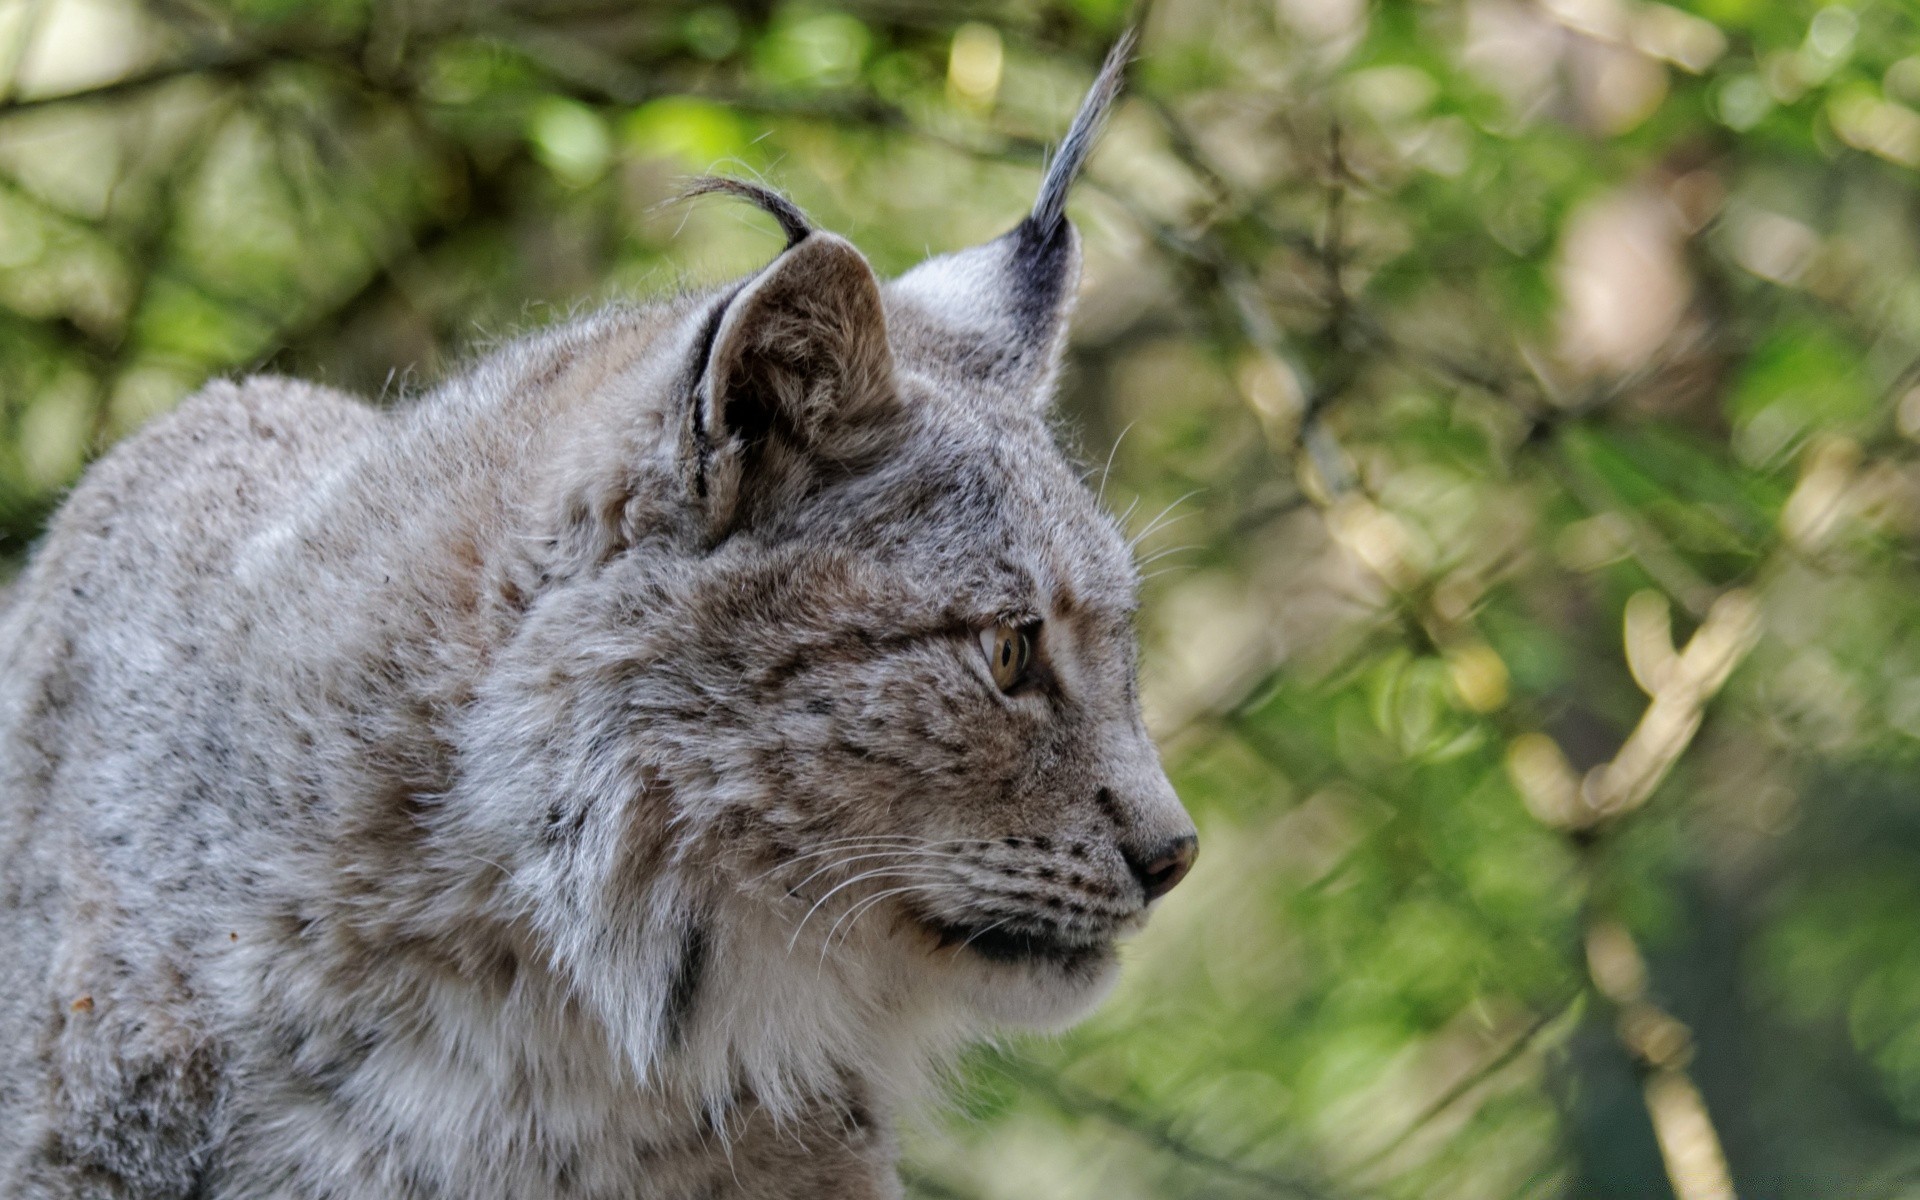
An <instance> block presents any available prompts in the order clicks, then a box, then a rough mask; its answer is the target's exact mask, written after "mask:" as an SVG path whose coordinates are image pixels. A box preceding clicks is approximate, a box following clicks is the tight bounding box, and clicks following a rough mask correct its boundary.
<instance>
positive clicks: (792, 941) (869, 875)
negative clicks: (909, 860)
mask: <svg viewBox="0 0 1920 1200" xmlns="http://www.w3.org/2000/svg"><path fill="white" fill-rule="evenodd" d="M910 873H911V872H910V868H908V867H906V866H898V865H897V866H891V867H875V868H874V869H873V870H871V871H862V872H861V873H860V874H858V875H855V876H854V877H853V878H852V879H848V880H843V881H842V882H840V883H838V884H835V885H834V886H833V887H831V888H829V889H828V890H827V892H826V894H825V895H823V896H821V897H820V898H819V899H818V900H815V901H814V902H813V907H812V908H809V909H808V910H807V912H806V915H805V916H803V917H801V918H800V923H799V924H798V925H795V926H794V927H793V936H792V937H790V938H788V939H787V951H788V953H792V951H793V948H794V946H795V945H797V944H798V943H799V941H800V933H801V931H802V930H804V929H805V928H806V927H807V922H808V921H811V920H812V919H813V914H815V913H817V912H819V911H820V906H821V905H823V904H825V903H826V902H827V901H829V900H831V899H833V897H834V896H836V895H838V894H839V893H840V892H843V891H845V890H846V889H848V888H850V887H852V886H853V885H854V884H856V883H859V882H861V881H862V880H867V879H877V878H880V877H883V876H887V875H906V874H910Z"/></svg>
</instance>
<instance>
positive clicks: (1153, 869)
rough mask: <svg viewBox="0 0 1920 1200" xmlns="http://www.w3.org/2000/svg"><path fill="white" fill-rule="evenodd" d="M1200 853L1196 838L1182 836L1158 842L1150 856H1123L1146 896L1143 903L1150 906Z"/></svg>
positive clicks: (1185, 872) (1188, 868)
mask: <svg viewBox="0 0 1920 1200" xmlns="http://www.w3.org/2000/svg"><path fill="white" fill-rule="evenodd" d="M1199 852H1200V839H1199V838H1197V837H1195V836H1194V835H1192V834H1190V833H1188V834H1182V835H1181V836H1180V837H1177V838H1174V839H1173V840H1172V841H1170V842H1162V843H1161V844H1160V846H1159V847H1158V848H1157V849H1155V850H1154V851H1152V852H1151V853H1150V854H1146V855H1142V856H1140V857H1137V858H1136V857H1135V856H1134V855H1133V854H1132V853H1128V854H1127V865H1128V866H1129V867H1132V868H1133V873H1134V876H1135V877H1136V878H1138V879H1139V880H1140V886H1141V887H1142V888H1143V889H1145V891H1146V893H1147V902H1148V903H1149V904H1151V903H1152V902H1153V901H1155V900H1158V899H1159V898H1160V897H1162V896H1164V895H1166V894H1167V893H1168V892H1170V891H1172V890H1173V889H1174V885H1176V884H1178V883H1179V882H1180V881H1181V880H1182V879H1185V878H1186V877H1187V872H1188V871H1190V870H1192V869H1193V859H1194V856H1195V855H1196V854H1198V853H1199Z"/></svg>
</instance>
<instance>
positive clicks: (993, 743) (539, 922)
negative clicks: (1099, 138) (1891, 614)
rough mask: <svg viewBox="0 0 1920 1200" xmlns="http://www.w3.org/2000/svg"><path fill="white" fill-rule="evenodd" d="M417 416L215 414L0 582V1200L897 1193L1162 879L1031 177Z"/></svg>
mask: <svg viewBox="0 0 1920 1200" xmlns="http://www.w3.org/2000/svg"><path fill="white" fill-rule="evenodd" d="M1124 54H1125V48H1124V47H1123V48H1122V49H1121V50H1119V51H1117V52H1116V54H1115V55H1114V56H1113V57H1112V58H1111V59H1110V60H1109V62H1108V64H1107V66H1106V68H1105V69H1104V70H1103V72H1102V75H1101V77H1100V80H1099V82H1098V83H1097V84H1096V86H1095V89H1094V92H1093V94H1092V95H1091V96H1090V97H1089V99H1088V101H1087V103H1086V105H1085V106H1084V108H1083V110H1082V112H1081V114H1080V116H1079V117H1078V118H1076V120H1075V122H1074V125H1073V127H1072V129H1071V130H1070V132H1069V133H1068V135H1067V137H1066V139H1065V141H1064V143H1063V145H1062V147H1061V150H1060V152H1059V153H1058V154H1057V155H1056V157H1055V160H1054V162H1053V164H1052V166H1051V168H1050V170H1049V172H1048V174H1047V177H1046V181H1045V183H1044V184H1043V187H1042V191H1041V196H1040V200H1039V202H1038V203H1037V204H1036V205H1035V207H1034V210H1033V212H1032V213H1031V214H1030V215H1029V216H1028V217H1027V218H1026V219H1025V220H1023V221H1022V222H1021V223H1020V224H1019V225H1018V226H1016V227H1015V228H1014V229H1013V230H1012V232H1010V233H1008V234H1007V235H1006V236H1004V237H1001V238H999V239H997V240H995V241H993V242H990V243H987V244H985V245H983V246H979V247H975V248H973V249H969V250H965V251H961V252H959V253H956V254H952V255H948V256H945V257H942V258H936V259H932V260H930V261H928V262H927V263H924V264H922V265H921V266H919V267H917V268H916V269H914V270H912V271H910V272H908V273H907V274H905V275H903V276H901V277H899V278H897V279H893V280H890V281H882V280H880V279H878V278H877V277H876V276H875V275H874V273H873V271H872V270H871V269H870V268H869V266H868V264H867V262H866V260H865V259H864V258H862V256H861V255H860V253H859V252H858V251H857V250H856V249H854V247H853V246H852V245H850V244H849V243H848V242H846V241H844V240H842V239H840V238H838V237H835V236H833V235H832V234H829V233H825V232H821V231H818V230H815V229H813V228H812V227H811V225H810V224H809V223H808V221H807V219H806V218H805V216H804V215H803V214H801V213H800V212H799V211H798V210H797V209H795V208H794V207H793V206H792V205H790V204H789V203H787V202H786V201H784V200H783V199H781V198H780V197H778V196H776V195H774V194H772V193H770V192H767V191H765V190H763V189H760V188H758V187H756V186H753V185H748V184H743V183H737V182H725V181H716V182H710V183H707V184H703V185H701V189H700V190H718V191H727V192H732V193H736V194H738V195H742V196H744V197H745V198H747V199H749V200H751V201H753V202H755V203H758V204H760V205H761V206H762V207H763V208H765V209H766V210H767V211H769V212H770V213H772V214H773V215H774V216H775V217H776V219H778V221H779V222H780V224H781V225H782V227H783V229H784V230H785V232H786V234H787V238H788V244H787V246H786V248H785V249H784V250H783V251H782V252H781V253H780V254H779V255H778V257H776V258H775V259H774V260H773V261H772V262H771V263H770V264H769V265H768V266H767V267H766V268H765V269H763V270H761V271H760V272H758V273H757V274H755V275H753V276H751V277H750V278H747V279H745V280H742V281H740V282H738V283H736V284H734V285H732V286H730V287H726V288H723V289H719V290H716V291H712V292H706V293H698V294H689V295H683V296H678V297H675V298H672V299H668V300H665V301H661V302H659V303H656V304H652V305H648V306H644V307H635V308H624V309H612V310H608V311H606V312H602V313H600V314H597V315H595V316H592V317H588V318H585V319H582V320H578V321H574V322H571V323H568V324H566V325H564V326H561V327H559V328H556V329H554V330H552V331H550V332H547V333H544V334H540V335H538V336H534V337H531V338H529V339H526V340H524V341H521V342H518V343H515V344H512V345H510V346H507V347H505V348H503V349H501V350H499V351H497V352H495V353H493V354H492V355H491V356H489V357H487V358H485V359H484V360H482V361H480V362H479V363H477V364H476V365H475V366H473V367H472V368H471V369H470V370H468V371H467V372H465V373H464V374H461V375H459V376H458V377H456V378H454V379H453V380H451V381H450V382H448V383H446V384H445V385H443V386H441V387H440V388H438V389H437V390H436V391H434V392H433V393H432V394H430V395H428V396H426V397H424V398H423V399H422V400H421V401H419V402H418V403H416V404H413V405H411V406H408V407H406V408H404V409H401V410H398V411H392V412H381V411H376V410H375V409H373V408H370V407H368V406H366V405H364V404H362V403H361V402H359V401H358V400H355V399H353V398H351V397H348V396H345V395H341V394H339V393H336V392H333V391H329V390H326V389H323V388H319V387H314V386H310V385H306V384H301V383H295V382H291V381H286V380H277V379H251V380H247V381H244V382H240V383H237V384H236V383H220V384H215V385H212V386H210V387H209V388H207V389H206V390H205V391H204V392H202V393H201V394H199V395H197V396H195V397H194V398H192V399H191V400H189V401H187V402H186V403H185V404H183V405H182V406H181V407H180V408H179V409H178V410H177V411H176V412H174V413H172V414H171V415H169V416H167V417H165V418H163V419H161V420H158V421H156V422H154V423H153V424H152V425H151V426H150V427H149V428H148V429H147V430H145V431H144V432H142V433H141V434H139V435H138V436H136V437H133V438H131V439H129V440H128V441H126V442H125V443H123V444H122V445H121V446H120V447H118V448H117V449H116V450H114V451H113V452H112V453H111V454H110V455H108V456H107V457H106V458H105V459H103V460H102V461H101V462H100V463H98V464H97V465H96V466H95V467H94V468H93V469H92V470H91V471H89V472H88V474H87V476H86V478H85V479H83V481H82V482H81V484H80V485H79V487H78V488H77V489H76V490H75V492H74V493H73V495H72V496H71V498H70V499H69V500H68V502H67V504H66V505H65V506H64V507H63V508H62V510H61V511H60V512H59V513H58V515H57V516H56V517H55V519H54V522H53V525H52V528H51V530H50V532H49V534H48V536H47V538H46V541H45V543H44V544H43V545H42V546H41V547H40V549H39V551H38V552H37V554H36V556H35V558H34V560H33V561H32V563H31V564H30V566H29V567H28V569H27V571H26V572H25V574H24V575H22V576H21V578H20V579H19V580H18V581H17V582H16V583H15V585H14V586H13V588H12V591H11V593H10V594H8V595H6V596H4V597H0V944H4V945H6V946H7V947H8V948H9V951H10V957H11V960H12V961H11V962H10V963H9V964H8V968H7V970H6V971H5V972H0V1192H3V1193H4V1194H6V1195H8V1196H13V1197H21V1198H22V1200H42V1198H53V1197H79V1196H88V1197H126V1198H141V1200H149V1198H152V1200H158V1198H173V1197H178V1198H181V1200H185V1198H187V1197H195V1198H200V1200H238V1198H241V1197H245V1198H249V1200H253V1198H266V1197H276V1198H289V1200H291V1198H299V1200H322V1198H328V1200H346V1198H350V1197H351V1198H359V1197H407V1198H419V1200H426V1198H440V1197H446V1198H454V1197H459V1198H462V1200H467V1198H479V1200H486V1198H493V1197H499V1198H502V1200H504V1198H508V1197H513V1198H527V1197H561V1196H566V1197H622V1198H625V1200H633V1198H635V1197H643V1198H654V1197H657V1198H660V1200H680V1198H684V1197H693V1196H711V1197H741V1198H746V1197H799V1198H806V1197H822V1198H824V1197H836V1198H839V1197H884V1196H897V1195H898V1194H899V1187H898V1184H897V1183H896V1182H895V1180H894V1172H893V1165H892V1161H893V1147H892V1128H891V1122H892V1114H893V1113H894V1112H895V1111H897V1109H898V1107H899V1106H900V1104H901V1103H902V1102H903V1101H905V1100H906V1099H907V1098H909V1097H910V1096H911V1095H912V1094H913V1093H914V1092H916V1091H917V1090H918V1089H920V1088H921V1087H922V1086H923V1083H924V1081H925V1079H926V1078H927V1076H928V1074H929V1071H930V1069H932V1068H934V1067H936V1066H937V1065H938V1064H939V1063H940V1062H942V1061H943V1060H944V1059H945V1058H946V1057H947V1056H949V1055H950V1054H951V1053H952V1052H953V1051H954V1050H955V1049H956V1048H958V1047H960V1046H962V1045H964V1044H965V1043H966V1042H967V1041H968V1040H969V1039H972V1038H975V1037H978V1036H981V1035H983V1034H986V1033H988V1032H990V1031H992V1030H993V1029H996V1028H999V1027H1003V1026H1007V1025H1015V1026H1040V1027H1047V1026H1056V1027H1057V1026H1059V1025H1062V1024H1064V1023H1067V1022H1070V1021H1072V1020H1074V1019H1076V1018H1077V1017H1078V1016H1080V1015H1081V1014H1083V1013H1084V1012H1086V1011H1087V1010H1088V1009H1089V1008H1090V1007H1091V1006H1092V1005H1093V1004H1094V1003H1095V1002H1096V1001H1097V1000H1098V999H1099V997H1100V996H1101V995H1102V994H1103V992H1104V990H1105V989H1106V987H1107V986H1108V985H1109V983H1110V982H1111V979H1112V977H1113V973H1114V969H1115V968H1114V958H1113V945H1114V942H1115V940H1116V939H1117V938H1120V937H1122V936H1124V935H1125V934H1127V933H1128V932H1130V931H1131V930H1133V929H1135V928H1136V927H1138V925H1139V924H1140V923H1141V922H1142V921H1143V920H1144V919H1145V915H1146V913H1147V911H1148V909H1149V907H1150V906H1151V905H1152V903H1153V902H1154V901H1155V900H1156V899H1157V898H1158V897H1159V896H1160V895H1161V894H1163V893H1164V892H1165V891H1166V890H1167V889H1168V888H1170V887H1172V886H1173V885H1174V884H1175V883H1176V882H1178V880H1179V878H1180V877H1181V876H1182V875H1183V874H1184V873H1185V871H1186V869H1187V867H1188V865H1189V864H1190V862H1191V860H1192V857H1193V848H1194V839H1193V832H1192V827H1191V825H1190V823H1189V822H1188V820H1187V818H1186V816H1185V814H1184V813H1183V812H1182V811H1181V809H1180V806H1179V803H1178V801H1177V800H1176V799H1175V797H1174V795H1173V793H1172V791H1171V789H1170V788H1169V786H1168V784H1167V782H1166V779H1165V776H1164V775H1163V773H1162V771H1161V769H1160V766H1159V762H1158V759H1157V756H1156V754H1155V752H1154V749H1153V746H1152V745H1151V743H1150V742H1149V740H1148V738H1147V735H1146V732H1145V730H1144V728H1143V726H1142V724H1141V721H1140V718H1139V713H1138V706H1137V701H1136V697H1135V687H1134V658H1133V654H1134V651H1133V641H1132V632H1131V615H1132V610H1133V606H1134V594H1135V588H1136V577H1135V572H1134V568H1133V565H1132V562H1131V559H1130V555H1129V550H1128V546H1127V543H1126V540H1125V539H1124V538H1123V537H1122V536H1121V534H1120V532H1119V530H1118V528H1117V526H1116V524H1115V522H1114V521H1113V520H1112V519H1111V518H1110V517H1109V516H1107V515H1106V514H1105V513H1104V512H1103V511H1102V510H1101V509H1100V507H1099V505H1098V504H1097V502H1096V501H1095V499H1094V498H1093V497H1092V496H1091V495H1089V493H1088V492H1087V490H1086V489H1085V488H1084V486H1082V484H1081V482H1080V480H1079V476H1078V474H1077V472H1076V470H1075V469H1074V468H1073V466H1072V465H1071V464H1069V463H1068V462H1067V461H1066V460H1065V459H1064V458H1063V457H1062V455H1061V453H1060V452H1059V451H1058V450H1057V449H1056V447H1055V444H1054V440H1053V438H1052V436H1051V434H1050V432H1049V429H1048V424H1047V419H1046V411H1045V410H1046V407H1047V404H1048V402H1049V398H1050V395H1051V392H1052V390H1053V383H1054V374H1055V372H1056V369H1057V365H1058V362H1059V359H1060V355H1061V348H1062V345H1063V342H1064V338H1065V330H1066V322H1067V316H1068V311H1069V308H1070V305H1071V300H1072V296H1073V292H1074V287H1075V282H1076V279H1077V275H1078V269H1079V267H1078V264H1079V246H1078V241H1077V237H1076V235H1075V233H1074V231H1073V229H1072V227H1071V226H1070V225H1069V224H1068V223H1067V222H1066V220H1065V216H1064V203H1065V197H1066V191H1067V188H1068V185H1069V184H1070V182H1071V181H1072V178H1073V176H1074V174H1075V172H1076V171H1077V169H1078V167H1079V165H1080V162H1081V160H1082V159H1083V158H1084V156H1085V154H1086V151H1087V148H1088V146H1089V145H1090V144H1091V141H1092V139H1093V137H1094V136H1095V134H1096V132H1097V129H1098V125H1099V122H1100V119H1101V116H1102V114H1103V113H1104V111H1105V109H1106V108H1107V106H1108V104H1109V103H1110V102H1111V100H1112V98H1113V95H1114V92H1115V90H1116V89H1117V87H1118V82H1119V73H1120V67H1121V63H1122V61H1123V58H1124Z"/></svg>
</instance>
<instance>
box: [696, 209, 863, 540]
mask: <svg viewBox="0 0 1920 1200" xmlns="http://www.w3.org/2000/svg"><path fill="white" fill-rule="evenodd" d="M798 212H799V210H798V209H794V210H793V213H794V214H798ZM776 215H777V214H776ZM800 219H801V220H804V217H802V218H800ZM784 223H785V222H784V221H783V224H784ZM789 232H790V233H791V232H792V230H789ZM710 319H711V321H712V322H713V323H712V325H711V326H710V328H711V331H712V333H711V338H710V339H709V340H708V341H707V347H708V348H707V351H706V359H705V362H704V364H703V366H702V368H701V374H700V380H699V384H698V386H697V389H696V393H695V395H694V396H693V398H692V403H691V404H690V405H689V412H688V423H687V428H686V432H685V442H686V464H685V465H686V470H687V473H688V476H689V479H688V482H689V484H690V486H691V490H692V492H693V496H694V499H695V501H696V502H697V503H700V504H702V505H703V506H704V507H705V509H706V511H707V517H708V527H709V532H710V533H711V534H712V535H713V536H714V537H716V538H718V537H721V536H724V535H725V533H726V532H727V531H728V530H730V529H732V528H734V527H736V526H737V525H738V524H740V523H741V522H742V521H744V520H749V519H751V518H752V517H753V515H754V514H755V513H756V512H757V511H759V509H760V508H762V507H765V506H768V505H776V504H777V503H778V502H779V501H780V499H781V498H783V497H785V496H787V494H788V493H789V492H791V491H792V490H793V489H795V488H797V487H803V486H804V485H805V482H806V480H807V479H809V478H811V477H813V476H815V475H817V474H818V473H820V472H821V471H831V470H853V469H858V468H859V467H860V466H861V465H863V464H864V463H866V462H868V461H870V460H871V459H872V458H874V457H875V456H876V455H878V454H879V453H881V452H882V451H883V450H884V449H885V448H886V446H887V445H888V444H889V443H890V438H891V434H892V430H893V427H894V417H895V415H896V414H897V412H898V408H899V405H898V392H897V389H896V386H895V382H894V373H893V353H892V350H891V349H890V348H889V346H888V343H887V322H886V315H885V312H884V311H883V309H882V307H881V302H880V284H879V281H878V280H877V279H876V278H875V277H874V274H873V268H872V267H870V266H868V265H867V260H866V259H865V258H864V257H863V256H862V255H861V253H860V252H859V251H858V250H856V249H854V247H853V245H852V244H851V243H849V242H848V241H846V240H845V239H844V238H839V237H835V236H834V235H833V234H830V233H820V232H811V233H806V234H804V235H802V236H801V237H800V238H799V239H798V240H797V241H795V242H794V243H793V245H792V246H791V247H790V248H789V249H787V250H786V251H785V252H783V253H782V254H781V255H780V257H779V258H777V259H775V260H774V261H773V263H772V264H771V265H770V266H768V267H767V268H766V269H765V270H764V271H762V272H761V273H760V274H759V275H757V276H755V277H754V278H753V279H751V280H749V281H747V283H746V284H745V285H744V286H743V287H741V288H740V290H739V291H737V292H735V293H734V294H733V295H732V296H731V297H729V298H727V299H725V300H724V301H722V302H721V303H720V307H719V308H717V309H716V311H715V312H714V313H713V315H712V317H711V318H710Z"/></svg>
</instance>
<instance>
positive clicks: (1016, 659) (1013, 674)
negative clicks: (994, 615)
mask: <svg viewBox="0 0 1920 1200" xmlns="http://www.w3.org/2000/svg"><path fill="white" fill-rule="evenodd" d="M980 648H981V649H982V650H984V651H986V654H987V669H988V670H990V671H992V672H993V681H994V683H996V684H998V685H999V686H1000V690H1001V691H1003V692H1008V691H1012V690H1013V689H1014V688H1015V687H1017V686H1018V685H1019V683H1020V681H1021V680H1022V679H1024V678H1025V677H1026V674H1027V664H1028V663H1029V662H1030V661H1032V659H1033V639H1032V638H1031V637H1029V636H1027V631H1026V630H1024V629H1021V628H1019V627H1018V626H1015V625H1009V624H1007V623H1006V622H1004V621H1003V622H1001V623H1000V624H998V625H995V626H993V627H992V628H990V629H982V630H981V631H980Z"/></svg>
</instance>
